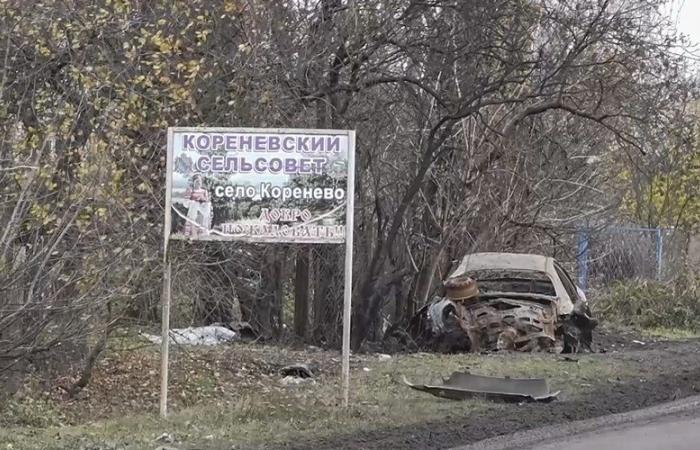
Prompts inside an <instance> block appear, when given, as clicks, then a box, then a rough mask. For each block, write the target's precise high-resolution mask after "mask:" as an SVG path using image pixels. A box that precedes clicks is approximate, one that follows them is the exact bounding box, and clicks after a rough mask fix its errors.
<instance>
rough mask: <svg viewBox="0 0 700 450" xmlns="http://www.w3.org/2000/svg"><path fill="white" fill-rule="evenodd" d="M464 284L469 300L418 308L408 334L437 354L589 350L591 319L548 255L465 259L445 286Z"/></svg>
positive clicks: (488, 255)
mask: <svg viewBox="0 0 700 450" xmlns="http://www.w3.org/2000/svg"><path fill="white" fill-rule="evenodd" d="M470 279H472V280H475V281H476V284H477V287H478V290H477V293H476V294H475V295H472V296H470V297H468V298H454V297H455V296H452V297H450V295H446V296H445V297H438V298H435V299H434V300H433V301H432V302H431V303H430V304H428V305H425V306H424V307H423V308H421V309H420V310H419V311H418V313H417V314H416V316H415V317H414V318H413V320H412V321H411V323H410V325H409V329H408V332H409V334H410V335H411V337H412V338H413V340H414V341H415V342H416V343H417V344H418V345H419V346H420V347H423V348H430V349H432V350H434V351H442V352H463V351H471V352H482V351H495V350H516V351H552V352H564V353H573V352H578V351H581V350H584V349H588V350H590V349H591V344H592V330H593V329H594V328H595V327H596V325H597V321H596V320H595V319H593V318H592V317H591V313H590V309H589V307H588V304H587V301H586V300H585V298H583V297H582V296H581V295H580V290H579V289H578V288H577V287H576V285H575V284H574V282H573V280H572V279H571V277H570V276H569V275H568V274H567V273H566V271H565V270H564V269H563V268H562V266H561V265H560V264H559V263H557V261H555V260H554V259H553V258H550V257H546V256H542V255H530V254H515V253H475V254H469V255H466V256H465V257H464V258H463V259H462V261H461V262H460V264H459V266H458V267H457V268H456V269H455V270H454V271H453V272H452V273H451V274H450V276H449V277H448V278H447V279H446V280H445V284H446V285H449V283H450V282H451V281H452V280H470Z"/></svg>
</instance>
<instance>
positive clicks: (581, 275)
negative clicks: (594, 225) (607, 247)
mask: <svg viewBox="0 0 700 450" xmlns="http://www.w3.org/2000/svg"><path fill="white" fill-rule="evenodd" d="M576 262H577V264H576V265H577V266H578V285H579V287H580V288H581V290H582V291H583V292H586V291H587V290H588V230H587V229H585V228H582V229H580V230H579V231H578V252H577V257H576Z"/></svg>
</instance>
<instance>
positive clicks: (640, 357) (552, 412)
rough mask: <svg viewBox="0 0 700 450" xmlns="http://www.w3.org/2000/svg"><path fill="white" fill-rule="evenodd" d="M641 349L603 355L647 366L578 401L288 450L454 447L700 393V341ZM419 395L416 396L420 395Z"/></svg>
mask: <svg viewBox="0 0 700 450" xmlns="http://www.w3.org/2000/svg"><path fill="white" fill-rule="evenodd" d="M634 339H635V337H634V336H614V337H611V338H609V339H608V341H606V343H607V345H609V346H610V348H615V347H613V344H615V346H616V347H617V348H625V347H627V348H630V344H631V343H632V342H631V341H632V340H634ZM651 344H652V345H650V346H648V347H644V346H643V350H632V351H627V352H625V353H622V352H619V353H611V354H607V355H601V357H604V358H619V359H630V360H635V361H638V362H639V363H640V364H641V366H642V367H645V368H647V370H643V371H641V372H640V373H639V375H638V376H635V377H624V378H621V379H610V380H609V382H608V383H607V384H603V385H600V386H597V387H596V389H595V390H594V391H591V392H589V393H586V394H583V395H582V396H580V397H579V398H576V399H567V398H566V394H564V396H563V398H562V399H561V400H559V401H556V402H554V403H551V404H539V403H527V404H520V405H504V406H503V408H502V409H500V410H498V411H486V412H474V413H471V412H470V413H466V414H464V415H461V416H457V417H450V418H447V419H445V420H442V421H439V422H429V423H423V424H418V425H410V426H401V427H396V428H390V429H384V430H380V431H375V432H367V433H364V432H363V433H353V434H352V435H342V436H336V437H334V438H332V439H324V440H316V441H306V442H296V443H293V444H289V445H285V446H281V447H279V448H285V449H301V448H314V449H345V448H347V449H350V448H353V449H356V448H363V449H386V448H392V449H425V448H450V447H455V446H460V445H466V444H471V443H474V442H478V441H480V440H483V439H487V438H491V437H495V436H499V435H504V434H508V433H512V432H516V431H522V430H527V429H532V428H537V427H541V426H546V425H556V424H558V423H564V422H570V421H576V420H584V419H589V418H593V417H600V416H604V415H608V414H615V413H621V412H626V411H631V410H635V409H639V408H644V407H647V406H652V405H655V404H659V403H663V402H667V401H671V400H676V399H679V398H683V397H688V396H691V395H696V394H697V393H699V392H700V342H699V341H688V342H681V343H677V342H663V341H657V342H652V343H651ZM417 395H418V394H417Z"/></svg>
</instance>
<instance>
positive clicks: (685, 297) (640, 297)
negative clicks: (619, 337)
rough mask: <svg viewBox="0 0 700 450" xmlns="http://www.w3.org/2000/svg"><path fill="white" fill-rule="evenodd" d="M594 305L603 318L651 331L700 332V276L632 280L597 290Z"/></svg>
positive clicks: (683, 275) (668, 332)
mask: <svg viewBox="0 0 700 450" xmlns="http://www.w3.org/2000/svg"><path fill="white" fill-rule="evenodd" d="M593 307H594V310H595V313H596V314H597V315H598V316H599V317H600V318H601V320H603V321H605V322H608V323H611V324H616V325H621V326H627V327H633V328H637V329H639V330H643V331H645V332H647V333H650V334H652V335H653V334H657V335H662V336H664V335H666V336H675V337H682V336H694V335H697V334H700V277H699V276H698V275H696V274H694V273H692V272H683V273H681V274H680V275H678V276H677V277H675V278H674V279H673V280H670V281H665V282H662V281H655V280H628V281H620V282H616V283H614V284H613V285H611V286H609V287H607V288H605V289H603V290H601V291H599V292H596V294H595V297H594V303H593Z"/></svg>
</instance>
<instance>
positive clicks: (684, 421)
mask: <svg viewBox="0 0 700 450" xmlns="http://www.w3.org/2000/svg"><path fill="white" fill-rule="evenodd" d="M515 449H518V450H524V449H531V450H535V449H536V450H561V449H566V450H592V449H595V450H608V449H610V450H624V449H634V450H698V449H700V396H695V397H688V398H685V399H682V400H678V401H675V402H670V403H666V404H662V405H657V406H654V407H651V408H646V409H640V410H637V411H631V412H628V413H623V414H613V415H610V416H605V417H598V418H595V419H590V420H584V421H580V422H569V423H563V424H560V425H553V426H549V427H545V428H540V429H535V430H530V431H524V432H518V433H513V434H510V435H504V436H498V437H495V438H492V439H487V440H485V441H481V442H477V443H475V444H472V445H468V446H466V447H460V448H459V449H455V450H515Z"/></svg>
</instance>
